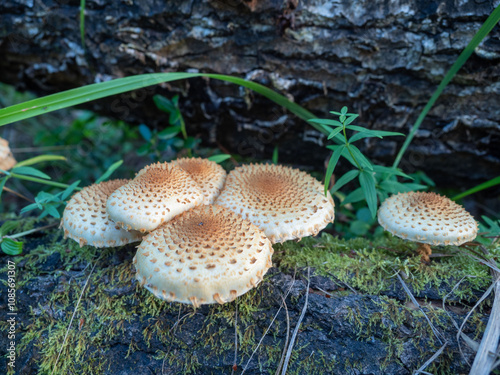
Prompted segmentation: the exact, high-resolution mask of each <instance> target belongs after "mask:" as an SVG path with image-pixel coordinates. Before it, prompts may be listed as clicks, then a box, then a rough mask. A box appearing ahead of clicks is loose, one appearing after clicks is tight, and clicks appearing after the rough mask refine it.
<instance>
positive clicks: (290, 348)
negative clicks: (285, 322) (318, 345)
mask: <svg viewBox="0 0 500 375" xmlns="http://www.w3.org/2000/svg"><path fill="white" fill-rule="evenodd" d="M310 270H311V269H310V268H309V267H307V287H306V300H305V302H304V307H303V308H302V312H301V313H300V317H299V320H298V321H297V325H296V326H295V329H294V330H293V334H292V339H291V340H290V344H289V345H288V350H287V353H286V357H285V363H284V364H283V368H282V369H281V374H282V375H285V374H286V370H287V368H288V362H290V357H291V356H292V349H293V345H294V343H295V339H296V338H297V333H298V332H299V328H300V324H301V323H302V320H303V319H304V315H305V314H306V310H307V303H308V301H309V285H310V283H311V278H310V273H311V272H310Z"/></svg>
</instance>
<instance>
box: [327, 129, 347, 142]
mask: <svg viewBox="0 0 500 375" xmlns="http://www.w3.org/2000/svg"><path fill="white" fill-rule="evenodd" d="M342 130H343V128H337V129H334V130H332V131H331V132H330V134H328V139H332V138H333V137H336V136H337V134H339V133H340V132H341V131H342ZM342 138H344V137H342Z"/></svg>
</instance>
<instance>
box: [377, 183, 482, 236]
mask: <svg viewBox="0 0 500 375" xmlns="http://www.w3.org/2000/svg"><path fill="white" fill-rule="evenodd" d="M378 222H379V223H380V225H382V226H383V227H384V229H385V230H386V231H388V232H391V233H392V234H393V235H395V236H398V237H401V238H404V239H407V240H410V241H415V242H421V243H426V244H430V245H460V244H462V243H464V242H468V241H472V240H473V239H474V238H476V235H477V223H476V221H475V220H474V218H473V217H472V216H471V215H470V214H469V213H468V212H467V211H465V209H464V208H463V207H462V206H460V205H459V204H457V203H455V202H453V201H452V200H450V199H449V198H447V197H444V196H441V195H439V194H436V193H427V192H409V193H400V194H397V195H393V196H391V197H389V198H388V199H386V200H385V201H384V202H383V203H382V204H381V206H380V208H379V210H378Z"/></svg>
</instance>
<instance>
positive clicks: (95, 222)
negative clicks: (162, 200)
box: [61, 180, 142, 247]
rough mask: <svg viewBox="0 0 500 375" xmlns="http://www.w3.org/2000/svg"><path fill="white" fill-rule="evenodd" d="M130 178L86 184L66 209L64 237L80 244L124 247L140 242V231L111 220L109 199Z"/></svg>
mask: <svg viewBox="0 0 500 375" xmlns="http://www.w3.org/2000/svg"><path fill="white" fill-rule="evenodd" d="M127 182H129V180H110V181H107V182H101V183H100V184H93V185H90V186H87V187H84V188H83V189H82V190H81V191H79V192H77V193H75V194H74V195H73V196H72V197H71V199H70V200H69V202H68V204H67V205H66V208H65V209H64V213H63V217H62V220H61V227H62V228H63V230H64V238H67V237H69V238H72V239H74V240H75V241H77V242H78V243H79V244H80V247H81V246H84V245H87V244H90V245H92V246H95V247H111V246H121V245H125V244H128V243H131V242H137V241H140V240H141V238H142V235H141V233H139V232H136V231H130V232H128V231H126V230H124V229H122V228H120V227H119V226H118V225H117V224H116V223H114V222H113V221H111V219H110V218H109V216H108V213H107V212H106V200H107V199H108V197H109V196H110V194H111V193H112V192H114V191H115V190H116V189H118V188H119V187H120V186H123V185H124V184H126V183H127Z"/></svg>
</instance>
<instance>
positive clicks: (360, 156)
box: [349, 145, 373, 170]
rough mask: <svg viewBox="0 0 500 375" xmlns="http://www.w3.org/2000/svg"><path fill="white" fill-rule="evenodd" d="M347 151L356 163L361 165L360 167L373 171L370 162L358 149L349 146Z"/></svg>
mask: <svg viewBox="0 0 500 375" xmlns="http://www.w3.org/2000/svg"><path fill="white" fill-rule="evenodd" d="M349 149H350V150H351V152H352V154H353V155H354V157H355V158H356V160H357V161H358V163H359V164H361V166H363V167H364V168H368V169H371V170H373V166H372V163H370V161H369V160H368V159H367V158H366V157H365V156H364V155H363V154H362V153H361V151H359V148H357V147H356V146H354V145H349Z"/></svg>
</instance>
